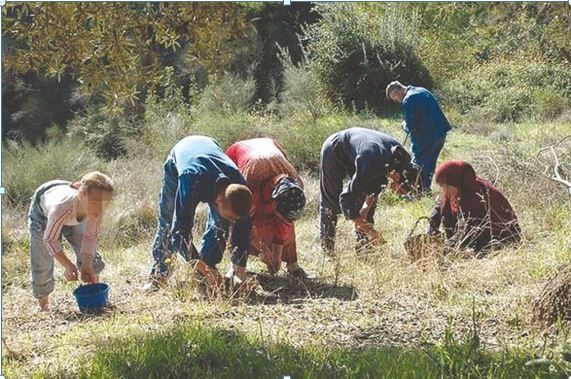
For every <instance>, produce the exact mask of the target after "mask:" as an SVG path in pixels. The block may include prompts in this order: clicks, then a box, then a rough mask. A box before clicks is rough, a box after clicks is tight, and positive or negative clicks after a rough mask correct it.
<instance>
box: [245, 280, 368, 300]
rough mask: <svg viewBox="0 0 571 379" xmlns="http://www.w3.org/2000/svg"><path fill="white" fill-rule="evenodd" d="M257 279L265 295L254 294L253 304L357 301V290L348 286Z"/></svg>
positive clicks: (317, 282)
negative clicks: (306, 300)
mask: <svg viewBox="0 0 571 379" xmlns="http://www.w3.org/2000/svg"><path fill="white" fill-rule="evenodd" d="M256 278H257V281H258V283H259V284H260V287H261V288H262V289H263V292H264V293H252V294H251V295H250V296H249V298H248V301H249V302H252V303H264V304H275V303H277V302H281V303H286V304H287V303H292V302H296V301H297V300H300V299H310V298H336V299H339V300H347V301H350V300H355V299H357V298H358V293H357V289H356V288H355V287H353V286H348V285H335V284H332V283H327V282H324V281H322V280H320V279H316V278H312V279H306V280H304V281H302V280H299V279H296V278H294V277H291V276H289V275H285V276H284V275H270V274H268V273H260V274H256Z"/></svg>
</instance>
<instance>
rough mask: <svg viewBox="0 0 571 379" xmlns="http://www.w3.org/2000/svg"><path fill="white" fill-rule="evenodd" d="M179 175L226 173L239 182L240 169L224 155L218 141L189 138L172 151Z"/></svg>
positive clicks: (197, 137) (202, 137)
mask: <svg viewBox="0 0 571 379" xmlns="http://www.w3.org/2000/svg"><path fill="white" fill-rule="evenodd" d="M171 156H172V158H173V161H174V163H175V164H176V169H177V171H178V174H179V175H181V174H182V173H184V172H185V171H189V170H190V171H192V172H193V173H202V174H209V175H215V174H217V173H224V174H226V175H229V176H230V175H231V179H236V180H237V181H238V176H239V175H238V176H237V174H238V168H237V167H236V165H235V164H234V162H232V160H231V159H230V158H228V157H227V156H226V154H224V152H223V151H222V149H221V148H220V145H219V144H218V142H216V140H214V139H212V138H210V137H206V136H189V137H186V138H183V139H182V140H180V141H179V142H178V143H177V144H176V145H175V146H174V147H173V148H172V150H171Z"/></svg>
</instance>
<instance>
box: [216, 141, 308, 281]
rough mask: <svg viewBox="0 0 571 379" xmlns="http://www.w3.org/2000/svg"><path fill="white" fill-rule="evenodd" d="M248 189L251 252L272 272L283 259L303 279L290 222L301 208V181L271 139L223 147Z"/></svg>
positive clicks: (302, 206) (292, 223) (303, 200)
mask: <svg viewBox="0 0 571 379" xmlns="http://www.w3.org/2000/svg"><path fill="white" fill-rule="evenodd" d="M226 154H227V155H228V156H229V157H230V159H232V160H233V161H234V162H235V163H236V165H237V166H238V168H239V169H240V171H241V172H242V175H244V178H245V179H246V183H247V185H248V188H250V191H252V199H253V201H252V210H251V215H252V220H253V228H252V234H251V238H250V241H251V245H252V248H253V250H252V252H256V253H258V254H259V255H260V258H261V260H262V262H264V263H265V264H266V265H267V266H268V271H269V272H270V273H272V274H274V273H276V272H277V271H279V269H280V266H281V263H282V262H285V263H286V267H287V271H288V273H289V274H290V275H292V276H295V277H297V278H300V279H305V278H307V275H306V273H305V271H304V270H303V269H302V268H301V267H299V264H298V261H297V246H296V241H295V228H294V221H295V220H297V219H298V218H299V217H300V216H301V214H302V212H303V210H304V208H305V203H306V199H305V194H304V191H303V181H302V180H301V177H300V176H299V173H298V172H297V171H296V169H295V168H294V167H293V166H292V164H291V163H290V162H289V161H288V159H287V156H286V155H285V153H284V152H283V150H282V149H281V147H280V146H279V145H278V144H277V142H276V141H274V140H273V139H271V138H256V139H250V140H245V141H239V142H236V143H234V144H233V145H232V146H230V147H229V148H228V150H226Z"/></svg>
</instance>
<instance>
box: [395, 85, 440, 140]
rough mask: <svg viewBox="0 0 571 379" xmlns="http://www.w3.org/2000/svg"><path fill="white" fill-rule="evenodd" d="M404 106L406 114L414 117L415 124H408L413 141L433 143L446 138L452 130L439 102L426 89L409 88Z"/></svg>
mask: <svg viewBox="0 0 571 379" xmlns="http://www.w3.org/2000/svg"><path fill="white" fill-rule="evenodd" d="M402 104H403V111H404V113H405V114H406V113H411V114H413V116H414V118H413V119H414V124H413V125H408V123H407V127H408V128H409V130H410V131H411V140H412V139H414V140H415V142H417V143H423V142H424V141H431V140H432V139H434V138H441V137H443V136H445V135H446V133H447V132H448V131H449V130H450V129H451V127H450V123H449V122H448V119H447V118H446V116H445V115H444V112H442V109H441V108H440V105H438V101H437V100H436V98H435V97H434V95H433V94H432V93H431V92H430V91H428V90H427V89H426V88H424V87H415V86H408V87H407V91H406V95H405V97H404V99H403V103H402ZM413 131H414V132H413ZM426 137H428V138H426Z"/></svg>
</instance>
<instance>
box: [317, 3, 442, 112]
mask: <svg viewBox="0 0 571 379" xmlns="http://www.w3.org/2000/svg"><path fill="white" fill-rule="evenodd" d="M318 10H319V12H320V14H321V16H322V17H323V19H322V20H321V21H320V22H319V23H317V24H316V25H315V26H314V27H311V28H310V29H309V30H308V32H307V33H306V34H307V35H306V38H308V39H309V41H310V43H309V46H308V49H309V56H310V59H311V61H312V66H313V70H314V72H315V74H316V75H317V77H318V78H319V80H320V81H321V82H322V83H323V85H324V87H325V88H326V90H327V94H328V95H329V96H330V98H331V99H332V100H333V101H334V102H335V103H342V104H343V105H344V106H345V107H346V108H347V109H349V110H358V111H362V110H375V111H379V110H382V108H383V107H385V106H386V105H388V104H389V101H388V100H387V99H386V97H385V88H386V86H387V84H389V83H390V82H391V81H393V80H399V81H401V82H402V83H405V84H413V85H419V86H423V87H428V88H430V87H432V85H433V81H432V78H431V76H430V73H429V72H428V69H427V68H426V66H425V65H424V63H423V62H422V61H421V60H420V58H419V57H418V55H417V51H416V47H417V41H416V39H415V38H416V37H415V36H416V31H415V30H414V25H415V23H414V20H413V18H414V14H411V13H407V12H405V11H403V9H402V8H399V7H395V6H393V5H378V4H374V5H370V4H366V5H361V6H355V5H354V4H326V5H322V6H320V7H318Z"/></svg>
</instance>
